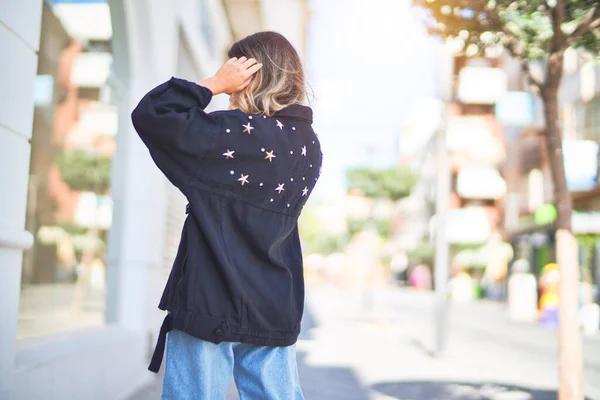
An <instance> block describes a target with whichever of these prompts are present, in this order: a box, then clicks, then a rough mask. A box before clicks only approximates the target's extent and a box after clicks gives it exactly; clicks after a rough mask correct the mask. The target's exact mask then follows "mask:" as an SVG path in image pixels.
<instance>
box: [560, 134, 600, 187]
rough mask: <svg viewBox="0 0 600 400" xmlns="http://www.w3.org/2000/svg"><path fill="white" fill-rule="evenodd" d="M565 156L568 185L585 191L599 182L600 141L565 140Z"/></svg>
mask: <svg viewBox="0 0 600 400" xmlns="http://www.w3.org/2000/svg"><path fill="white" fill-rule="evenodd" d="M563 156H564V161H565V173H566V175H567V187H568V188H569V190H571V191H584V190H590V189H593V188H594V187H596V185H597V183H598V143H597V142H594V141H591V140H564V141H563Z"/></svg>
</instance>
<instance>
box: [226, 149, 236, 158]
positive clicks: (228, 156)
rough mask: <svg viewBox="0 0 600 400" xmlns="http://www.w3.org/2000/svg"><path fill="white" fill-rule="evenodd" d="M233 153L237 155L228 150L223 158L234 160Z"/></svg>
mask: <svg viewBox="0 0 600 400" xmlns="http://www.w3.org/2000/svg"><path fill="white" fill-rule="evenodd" d="M233 153H235V151H233V150H229V149H227V151H226V152H225V153H223V156H225V158H233Z"/></svg>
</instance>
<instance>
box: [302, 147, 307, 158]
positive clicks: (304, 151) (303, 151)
mask: <svg viewBox="0 0 600 400" xmlns="http://www.w3.org/2000/svg"><path fill="white" fill-rule="evenodd" d="M302 155H303V156H305V157H306V146H304V147H303V148H302Z"/></svg>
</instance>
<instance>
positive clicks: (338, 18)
mask: <svg viewBox="0 0 600 400" xmlns="http://www.w3.org/2000/svg"><path fill="white" fill-rule="evenodd" d="M310 5H311V11H312V18H311V21H310V25H309V32H308V45H307V60H306V64H307V76H308V81H309V83H310V85H311V86H312V88H313V90H314V92H315V98H314V99H313V101H312V103H311V105H312V107H313V109H314V113H315V116H314V119H315V123H314V128H315V130H316V132H317V134H318V135H319V139H320V141H321V146H322V150H323V154H324V158H323V173H322V176H321V180H320V182H319V184H318V185H317V190H316V191H315V195H316V197H317V199H331V198H335V197H337V196H339V195H341V194H343V193H344V170H345V169H346V168H347V167H349V166H356V165H367V166H374V167H386V166H393V165H395V164H396V163H397V151H398V141H399V135H400V133H401V131H402V127H403V126H404V125H405V124H406V123H407V122H409V121H410V116H411V111H412V106H413V105H414V104H415V103H416V102H417V101H419V99H422V98H426V97H435V96H436V88H437V69H436V63H437V62H436V58H437V48H438V46H439V41H438V40H437V39H435V38H431V37H430V36H429V35H428V34H427V32H426V30H425V28H424V25H423V23H422V21H421V19H420V17H419V16H418V15H417V14H418V12H417V10H415V9H414V8H413V7H412V6H411V4H410V0H311V2H310Z"/></svg>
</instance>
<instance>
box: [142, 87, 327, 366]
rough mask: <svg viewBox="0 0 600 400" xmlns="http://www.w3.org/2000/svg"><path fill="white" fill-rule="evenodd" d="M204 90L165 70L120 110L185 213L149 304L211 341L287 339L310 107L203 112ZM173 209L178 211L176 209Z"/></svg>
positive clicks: (297, 266)
mask: <svg viewBox="0 0 600 400" xmlns="http://www.w3.org/2000/svg"><path fill="white" fill-rule="evenodd" d="M211 98H212V92H211V91H210V90H209V89H207V88H205V87H202V86H199V85H197V84H195V83H192V82H188V81H185V80H182V79H177V78H172V79H171V80H169V81H168V82H165V83H163V84H162V85H160V86H158V87H156V88H155V89H153V90H151V91H150V92H149V93H148V94H146V96H144V98H143V99H142V100H141V101H140V103H139V105H138V106H137V107H136V108H135V110H134V111H133V113H132V115H131V117H132V120H133V125H134V127H135V129H136V131H137V132H138V134H139V135H140V137H141V139H142V140H143V141H144V143H145V144H146V146H147V147H148V149H149V151H150V155H151V156H152V158H153V159H154V161H155V162H156V165H157V166H158V167H159V168H160V169H161V171H162V172H163V173H164V174H165V175H166V177H167V178H168V179H169V180H170V181H171V182H172V183H173V184H174V185H175V186H177V187H178V188H179V189H180V190H181V192H182V193H183V194H184V195H185V196H186V197H187V199H188V202H189V204H188V210H187V212H188V216H187V218H186V220H185V224H184V226H183V233H182V235H181V242H180V245H179V249H178V252H177V257H176V258H175V262H174V264H173V268H172V270H171V274H170V276H169V279H168V282H167V285H166V288H165V290H164V293H163V295H162V298H161V300H160V304H159V308H160V309H162V310H167V311H169V314H168V315H167V317H166V318H165V321H164V323H163V326H162V328H161V333H160V335H159V340H158V344H157V346H156V349H155V352H154V356H153V359H152V362H151V364H150V368H149V369H150V370H151V371H154V372H157V371H158V369H159V368H160V364H161V362H162V356H163V351H164V345H165V338H166V334H167V332H168V331H169V330H171V329H179V330H182V331H185V332H187V333H188V334H190V335H193V336H195V337H197V338H200V339H203V340H207V341H210V342H214V343H219V342H221V341H228V342H244V343H251V344H257V345H264V346H288V345H291V344H293V343H295V342H296V340H297V338H298V334H299V332H300V319H301V317H302V312H303V305H304V280H303V273H302V251H301V248H300V238H299V235H298V217H299V215H300V212H301V210H302V208H303V206H304V204H305V203H306V201H307V200H308V198H309V196H310V194H311V192H312V190H313V188H314V186H315V183H316V182H317V179H318V177H319V173H320V167H321V160H322V154H321V148H320V144H319V140H318V139H317V137H316V135H315V133H314V131H313V129H312V127H311V124H312V110H311V109H310V108H308V107H305V106H302V105H291V106H288V107H286V108H285V109H283V110H281V111H279V112H277V113H275V114H274V115H272V116H270V117H267V116H261V115H250V114H245V113H243V112H241V111H239V110H228V111H217V112H212V113H207V112H205V111H204V109H205V108H206V106H207V105H208V104H209V102H210V100H211ZM182 212H183V210H182Z"/></svg>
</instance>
